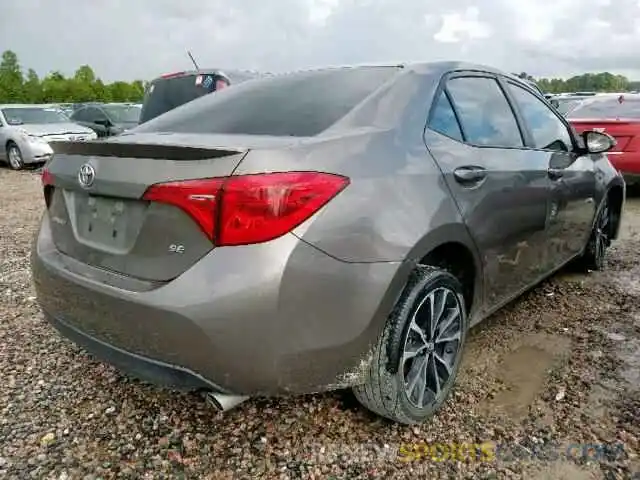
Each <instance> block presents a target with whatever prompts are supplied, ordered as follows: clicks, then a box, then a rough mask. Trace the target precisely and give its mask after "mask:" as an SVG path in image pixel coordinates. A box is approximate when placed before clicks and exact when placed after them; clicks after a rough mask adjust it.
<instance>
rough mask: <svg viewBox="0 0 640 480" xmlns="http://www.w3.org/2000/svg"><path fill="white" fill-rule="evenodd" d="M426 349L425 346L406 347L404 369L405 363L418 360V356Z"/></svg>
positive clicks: (403, 359)
mask: <svg viewBox="0 0 640 480" xmlns="http://www.w3.org/2000/svg"><path fill="white" fill-rule="evenodd" d="M425 348H426V346H425V345H412V346H411V347H409V346H405V347H404V352H403V354H402V367H403V368H404V364H405V363H407V362H408V361H409V360H412V359H414V358H416V356H417V355H419V354H420V353H421V352H423V351H424V349H425Z"/></svg>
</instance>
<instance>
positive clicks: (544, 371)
mask: <svg viewBox="0 0 640 480" xmlns="http://www.w3.org/2000/svg"><path fill="white" fill-rule="evenodd" d="M570 344H571V342H570V341H569V340H568V339H563V338H557V337H556V338H553V339H552V338H548V339H547V341H540V339H539V340H538V341H537V342H533V344H531V343H529V344H524V345H521V346H520V347H518V348H516V349H514V350H512V351H510V352H508V353H506V354H505V355H504V356H503V357H502V360H501V361H500V362H499V364H498V365H496V368H497V374H496V376H497V378H498V379H499V380H500V382H501V383H502V384H503V385H504V386H505V389H504V390H501V391H500V392H498V393H497V394H496V396H495V397H494V398H493V399H491V400H489V401H488V402H487V404H486V405H485V409H487V410H488V411H489V412H490V413H498V412H501V413H505V414H507V415H508V416H509V417H511V418H512V419H514V420H519V419H521V418H524V417H525V416H526V415H527V414H528V412H529V407H530V406H531V404H532V403H533V402H534V400H535V399H536V397H538V396H539V395H540V394H541V393H542V391H543V388H544V384H545V381H546V379H547V375H548V373H549V371H550V370H551V369H552V368H553V367H554V365H555V363H556V362H557V361H558V360H560V358H562V357H563V356H565V354H566V353H567V352H568V351H569V348H570Z"/></svg>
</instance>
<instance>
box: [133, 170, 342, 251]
mask: <svg viewBox="0 0 640 480" xmlns="http://www.w3.org/2000/svg"><path fill="white" fill-rule="evenodd" d="M348 184H349V179H348V178H346V177H343V176H340V175H334V174H329V173H319V172H284V173H265V174H257V175H239V176H235V177H228V178H211V179H203V180H187V181H179V182H169V183H160V184H156V185H152V186H151V187H149V189H148V190H147V192H146V193H145V194H144V197H143V198H144V199H145V200H149V201H155V202H161V203H167V204H170V205H175V206H176V207H179V208H181V209H182V210H184V211H185V212H186V213H188V214H189V215H190V216H191V217H192V218H193V219H194V220H195V221H196V222H197V223H198V225H199V226H200V228H202V230H203V231H204V232H205V234H206V235H207V236H208V237H209V239H210V240H211V241H212V242H214V243H215V244H216V245H219V246H231V245H248V244H252V243H261V242H266V241H269V240H273V239H274V238H278V237H280V236H282V235H284V234H285V233H287V232H290V231H291V230H293V229H294V228H295V227H297V226H298V225H300V224H301V223H302V222H304V221H305V220H307V219H308V218H309V217H311V216H312V215H313V214H314V213H316V212H317V211H318V210H319V209H320V208H321V207H322V206H324V205H325V204H326V203H327V202H328V201H329V200H331V199H332V198H333V197H335V196H336V195H337V194H338V193H339V192H340V191H342V190H343V189H344V188H345V187H346V186H347V185H348Z"/></svg>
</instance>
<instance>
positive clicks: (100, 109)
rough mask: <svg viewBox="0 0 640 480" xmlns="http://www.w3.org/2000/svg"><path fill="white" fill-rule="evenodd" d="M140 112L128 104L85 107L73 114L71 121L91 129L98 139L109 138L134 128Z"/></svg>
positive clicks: (137, 108)
mask: <svg viewBox="0 0 640 480" xmlns="http://www.w3.org/2000/svg"><path fill="white" fill-rule="evenodd" d="M140 110H141V109H140V108H139V107H137V106H135V105H131V104H128V103H104V104H93V105H85V106H83V107H81V108H79V109H77V110H76V111H75V112H73V114H72V115H71V120H73V121H74V122H76V123H79V124H80V125H84V126H86V127H88V128H91V129H92V130H93V131H95V132H96V134H97V135H98V136H99V137H110V136H113V135H119V134H120V133H122V132H125V131H127V130H129V129H131V128H133V127H135V126H136V125H137V124H138V119H139V117H140Z"/></svg>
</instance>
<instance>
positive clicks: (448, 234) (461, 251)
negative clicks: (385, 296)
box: [390, 223, 484, 316]
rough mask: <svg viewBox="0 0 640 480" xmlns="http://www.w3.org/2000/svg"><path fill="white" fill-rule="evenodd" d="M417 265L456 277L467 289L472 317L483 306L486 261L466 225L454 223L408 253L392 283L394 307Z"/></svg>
mask: <svg viewBox="0 0 640 480" xmlns="http://www.w3.org/2000/svg"><path fill="white" fill-rule="evenodd" d="M417 265H430V266H435V267H440V268H443V269H445V270H447V271H449V272H450V273H452V274H453V275H454V276H456V277H457V278H458V279H459V280H460V282H461V283H462V284H463V287H464V288H465V292H464V293H465V295H464V297H465V303H466V309H467V312H468V313H469V315H470V316H471V315H472V314H473V313H474V312H476V311H477V310H478V308H479V307H481V305H482V299H483V295H484V288H483V287H484V282H483V279H484V274H483V267H482V260H481V257H480V254H479V252H478V249H477V247H476V245H475V242H474V241H473V239H472V238H471V235H470V234H469V231H468V230H467V227H466V226H465V225H464V224H462V223H451V224H446V225H442V226H440V227H438V228H436V229H434V230H431V231H430V232H428V233H427V234H425V235H424V236H423V237H422V238H421V239H420V240H419V241H418V242H417V243H416V244H415V246H414V247H413V248H412V249H411V250H410V251H409V252H408V253H407V255H406V257H405V259H404V261H403V264H402V267H401V268H399V269H398V271H397V273H396V276H395V278H394V279H393V281H392V282H391V287H390V288H392V289H393V291H392V292H390V293H391V296H392V298H393V299H394V300H393V305H395V303H396V302H397V301H398V298H399V297H400V296H401V295H402V293H403V291H404V289H405V287H406V285H407V282H408V281H409V277H410V275H411V273H412V272H413V270H414V269H415V268H416V266H417ZM392 308H393V307H392Z"/></svg>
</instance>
